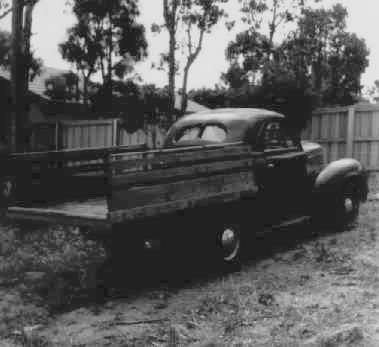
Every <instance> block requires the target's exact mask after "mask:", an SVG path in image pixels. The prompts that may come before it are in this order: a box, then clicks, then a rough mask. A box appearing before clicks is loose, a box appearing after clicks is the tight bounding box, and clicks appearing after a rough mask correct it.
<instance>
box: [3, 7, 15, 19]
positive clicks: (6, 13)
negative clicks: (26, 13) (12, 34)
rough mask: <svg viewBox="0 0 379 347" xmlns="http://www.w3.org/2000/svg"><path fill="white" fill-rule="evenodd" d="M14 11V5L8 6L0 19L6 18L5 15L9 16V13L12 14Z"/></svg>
mask: <svg viewBox="0 0 379 347" xmlns="http://www.w3.org/2000/svg"><path fill="white" fill-rule="evenodd" d="M12 11H13V7H10V8H8V9H7V10H5V11H4V12H3V13H2V14H0V19H3V18H5V17H6V16H8V14H10V13H11V12H12Z"/></svg>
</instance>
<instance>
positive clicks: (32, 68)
mask: <svg viewBox="0 0 379 347" xmlns="http://www.w3.org/2000/svg"><path fill="white" fill-rule="evenodd" d="M10 56H11V33H9V32H7V31H0V66H2V67H3V68H5V69H10V63H11V60H10ZM24 59H25V61H26V66H27V68H28V69H29V78H30V80H33V79H34V77H35V76H36V75H38V74H39V73H40V71H41V68H42V65H43V62H42V60H41V59H40V58H36V57H35V56H34V54H33V52H29V53H26V55H25V56H24Z"/></svg>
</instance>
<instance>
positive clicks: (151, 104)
mask: <svg viewBox="0 0 379 347" xmlns="http://www.w3.org/2000/svg"><path fill="white" fill-rule="evenodd" d="M107 98H108V95H107V90H106V86H102V85H99V86H98V89H97V91H96V92H95V93H94V94H93V95H92V96H91V100H92V109H93V111H94V112H95V113H96V114H99V115H101V116H103V117H104V116H109V117H119V118H121V120H122V125H123V127H124V128H126V130H127V131H129V132H134V131H136V130H137V129H141V128H143V127H144V125H145V124H154V123H164V122H166V121H167V120H168V114H169V111H168V90H167V88H163V89H160V88H157V87H156V86H154V85H152V84H145V85H137V84H136V83H135V82H133V81H132V80H127V81H116V80H115V81H113V94H112V102H111V109H110V108H109V106H108V104H106V103H105V100H107ZM163 125H164V124H163Z"/></svg>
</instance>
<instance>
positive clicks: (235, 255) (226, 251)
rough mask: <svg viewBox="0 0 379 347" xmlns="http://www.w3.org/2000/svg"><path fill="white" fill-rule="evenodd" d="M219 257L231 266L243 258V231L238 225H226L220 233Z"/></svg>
mask: <svg viewBox="0 0 379 347" xmlns="http://www.w3.org/2000/svg"><path fill="white" fill-rule="evenodd" d="M217 236H218V240H217V241H218V246H219V255H220V256H221V258H222V260H223V261H224V262H225V263H228V264H231V263H236V262H239V261H240V258H241V231H240V229H239V227H238V226H237V225H234V224H230V225H229V224H225V225H224V226H223V227H221V228H220V231H219V233H218V235H217Z"/></svg>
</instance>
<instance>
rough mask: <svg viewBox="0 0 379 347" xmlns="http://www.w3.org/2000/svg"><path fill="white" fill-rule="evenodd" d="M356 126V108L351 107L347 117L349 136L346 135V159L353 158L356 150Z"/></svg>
mask: <svg viewBox="0 0 379 347" xmlns="http://www.w3.org/2000/svg"><path fill="white" fill-rule="evenodd" d="M354 126H355V107H354V106H350V107H349V109H348V116H347V135H346V157H348V158H352V157H353V150H354Z"/></svg>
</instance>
